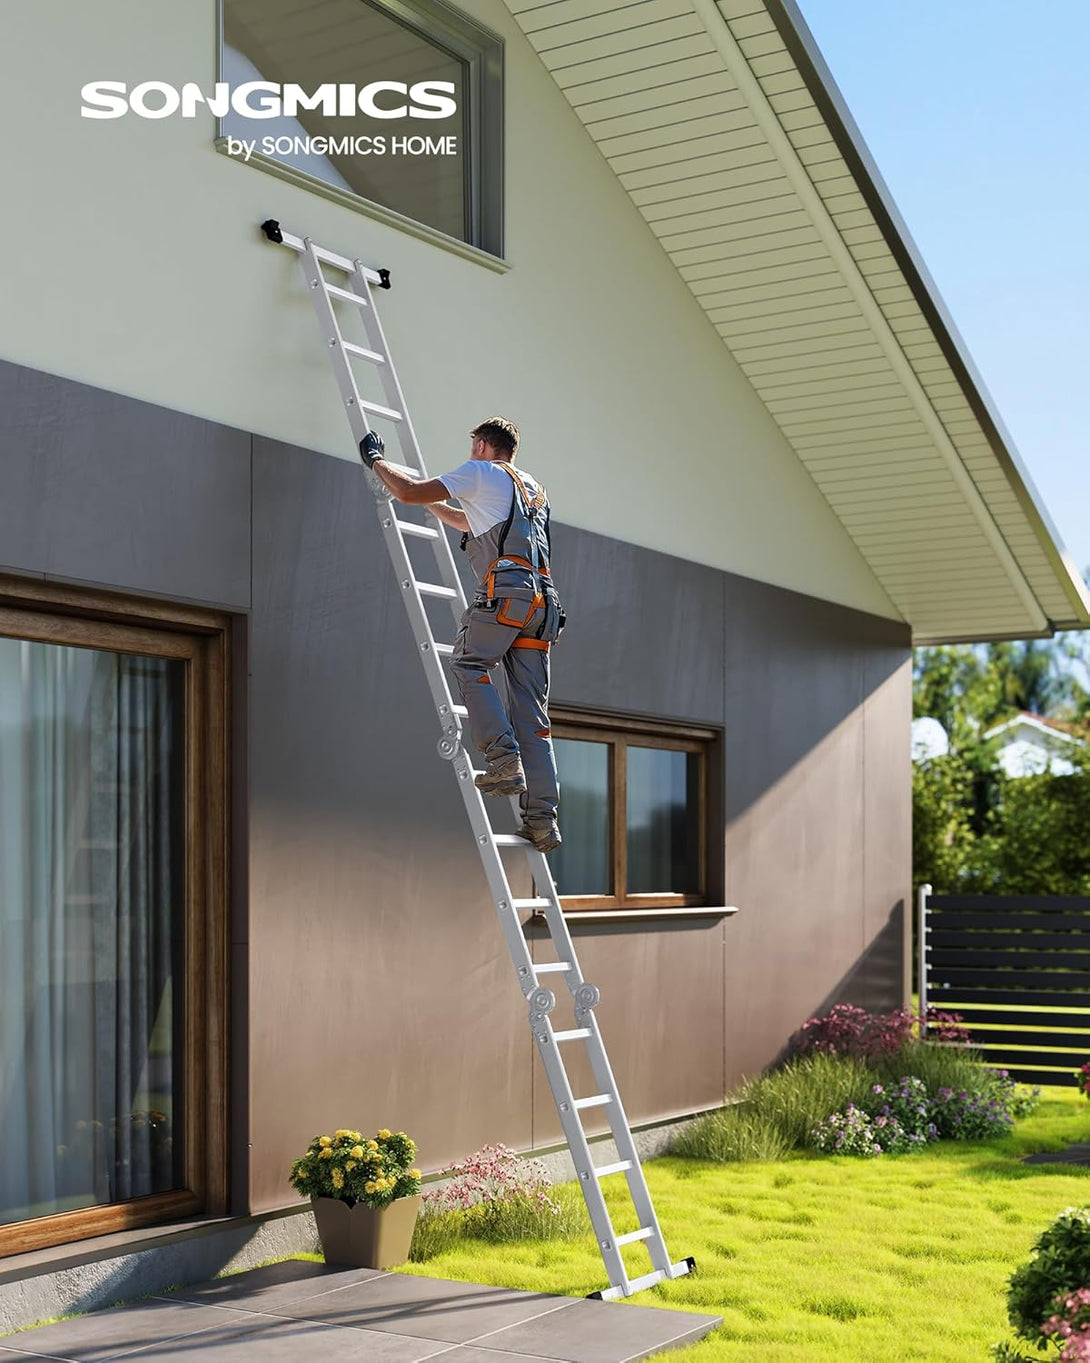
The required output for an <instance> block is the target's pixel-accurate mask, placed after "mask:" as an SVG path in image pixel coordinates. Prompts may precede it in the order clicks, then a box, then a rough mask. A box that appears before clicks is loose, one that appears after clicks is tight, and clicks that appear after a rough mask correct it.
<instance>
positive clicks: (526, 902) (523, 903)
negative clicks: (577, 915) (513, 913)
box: [515, 838, 553, 909]
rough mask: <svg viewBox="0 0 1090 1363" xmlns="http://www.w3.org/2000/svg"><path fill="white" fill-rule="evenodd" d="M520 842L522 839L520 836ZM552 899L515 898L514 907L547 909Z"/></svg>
mask: <svg viewBox="0 0 1090 1363" xmlns="http://www.w3.org/2000/svg"><path fill="white" fill-rule="evenodd" d="M519 841H520V842H521V841H522V839H521V838H520V839H519ZM552 902H553V901H552V900H551V899H516V900H515V908H516V909H547V908H548V907H549V905H550V904H551V903H552Z"/></svg>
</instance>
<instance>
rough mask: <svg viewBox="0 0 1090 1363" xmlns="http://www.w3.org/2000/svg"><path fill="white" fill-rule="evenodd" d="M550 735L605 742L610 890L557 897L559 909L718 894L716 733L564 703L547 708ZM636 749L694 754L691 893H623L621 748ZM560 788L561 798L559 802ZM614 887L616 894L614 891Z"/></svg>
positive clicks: (648, 904) (689, 901) (645, 904)
mask: <svg viewBox="0 0 1090 1363" xmlns="http://www.w3.org/2000/svg"><path fill="white" fill-rule="evenodd" d="M550 719H551V723H552V734H553V737H554V738H571V739H582V740H584V741H589V742H598V743H607V744H608V745H609V759H608V760H609V820H608V822H609V830H610V850H611V885H612V887H613V892H612V893H610V894H592V895H562V896H561V897H560V904H561V907H562V908H563V909H564V910H565V912H568V911H571V912H573V913H578V912H580V911H584V912H589V911H591V910H601V909H617V910H622V909H657V908H666V909H683V908H696V907H704V906H706V905H709V904H711V903H712V901H713V899H714V898H715V896H716V894H717V893H719V894H720V898H721V885H720V881H721V869H720V868H719V867H718V866H715V865H712V863H711V858H710V855H709V852H710V849H711V847H712V846H713V845H714V840H713V837H712V828H713V826H714V825H713V821H714V819H715V815H716V811H717V809H718V807H719V779H718V777H719V769H720V766H721V761H720V754H721V751H722V748H721V743H722V734H721V733H720V731H719V730H717V729H712V728H708V727H706V726H703V725H693V724H674V723H670V722H667V721H665V720H656V719H641V718H636V717H633V716H630V715H615V714H608V713H606V712H603V711H589V710H588V711H583V710H578V709H575V708H573V707H567V706H551V707H550ZM630 744H631V745H632V746H635V747H640V748H666V749H668V750H670V751H673V752H689V753H696V754H698V755H699V756H700V759H701V760H700V771H699V777H698V789H699V800H700V827H699V835H700V843H699V849H698V865H699V870H700V889H699V890H698V892H697V893H695V894H662V893H651V894H629V893H626V892H625V882H626V877H627V870H628V866H627V862H628V810H627V798H626V794H627V791H626V784H625V782H626V776H627V766H628V763H627V751H628V746H629V745H630ZM563 798H564V797H563V790H561V801H562V802H563ZM618 887H621V892H620V893H618Z"/></svg>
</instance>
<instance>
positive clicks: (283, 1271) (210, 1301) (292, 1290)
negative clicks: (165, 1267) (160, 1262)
mask: <svg viewBox="0 0 1090 1363" xmlns="http://www.w3.org/2000/svg"><path fill="white" fill-rule="evenodd" d="M383 1276H384V1275H383V1273H382V1271H381V1270H379V1269H376V1268H336V1267H332V1268H331V1267H327V1266H326V1265H325V1264H320V1263H315V1262H314V1261H313V1260H311V1259H285V1260H284V1261H283V1262H282V1263H279V1264H266V1265H265V1267H264V1268H251V1269H248V1270H247V1271H246V1272H244V1273H229V1274H228V1275H227V1276H226V1277H224V1278H213V1279H212V1280H211V1282H204V1283H194V1284H193V1285H192V1286H190V1287H179V1288H176V1289H175V1290H174V1291H173V1292H163V1293H160V1294H159V1295H158V1297H157V1298H156V1300H159V1301H182V1302H195V1303H198V1304H199V1305H201V1306H230V1307H231V1308H232V1309H234V1310H236V1311H271V1312H273V1313H275V1312H276V1311H278V1310H279V1308H280V1307H282V1306H287V1305H289V1304H290V1303H292V1302H296V1301H300V1300H301V1299H302V1298H304V1297H315V1296H318V1295H320V1294H321V1293H323V1292H331V1291H333V1290H334V1289H335V1288H338V1287H348V1286H349V1285H351V1284H353V1283H361V1282H367V1281H368V1280H370V1279H371V1278H381V1277H383Z"/></svg>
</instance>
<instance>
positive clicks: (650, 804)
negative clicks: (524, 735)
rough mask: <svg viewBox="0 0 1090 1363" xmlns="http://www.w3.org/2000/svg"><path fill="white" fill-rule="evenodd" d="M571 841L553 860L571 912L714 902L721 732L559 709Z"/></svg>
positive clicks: (559, 757)
mask: <svg viewBox="0 0 1090 1363" xmlns="http://www.w3.org/2000/svg"><path fill="white" fill-rule="evenodd" d="M552 728H553V743H554V747H555V750H556V761H557V769H558V772H559V776H560V815H559V819H560V830H561V833H562V835H563V839H564V841H563V844H562V845H561V846H560V847H559V848H558V849H557V850H556V851H555V852H553V853H551V855H550V858H549V861H550V866H551V868H552V872H553V877H554V879H555V881H556V886H557V891H558V893H559V895H560V897H561V900H562V903H563V905H564V907H565V908H566V909H613V908H616V909H622V908H660V907H661V908H682V907H690V906H695V905H705V904H708V903H709V902H710V896H711V895H712V893H713V891H714V889H715V888H716V877H715V875H714V873H713V871H712V868H711V866H710V859H709V847H710V846H711V837H710V828H711V817H712V806H713V804H714V797H715V781H714V766H715V760H714V753H715V751H716V742H717V734H716V732H715V731H714V730H712V729H704V728H696V727H692V726H685V725H676V724H667V723H656V722H653V721H649V720H635V719H627V718H621V717H605V716H598V715H590V714H583V713H580V712H577V711H568V710H560V709H557V708H555V707H554V709H553V712H552Z"/></svg>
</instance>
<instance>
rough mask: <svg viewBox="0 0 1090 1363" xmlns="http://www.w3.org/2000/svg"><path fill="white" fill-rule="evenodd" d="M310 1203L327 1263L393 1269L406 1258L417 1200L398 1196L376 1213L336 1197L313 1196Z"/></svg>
mask: <svg viewBox="0 0 1090 1363" xmlns="http://www.w3.org/2000/svg"><path fill="white" fill-rule="evenodd" d="M310 1203H311V1206H312V1207H313V1208H314V1220H315V1221H316V1222H317V1223H318V1235H319V1237H320V1239H321V1241H322V1252H323V1253H324V1254H325V1260H326V1263H327V1264H340V1265H342V1266H346V1267H349V1268H392V1267H393V1266H394V1265H395V1264H403V1263H404V1262H405V1260H406V1259H407V1258H408V1257H409V1245H410V1244H411V1243H412V1238H413V1227H414V1226H415V1225H416V1217H417V1213H418V1212H419V1211H420V1198H419V1197H399V1198H398V1199H397V1200H396V1201H395V1202H391V1203H390V1205H389V1206H388V1207H383V1208H382V1209H381V1210H379V1211H376V1210H375V1209H374V1208H373V1207H367V1206H365V1205H364V1204H363V1203H362V1202H357V1203H356V1205H355V1206H354V1207H350V1206H349V1205H348V1203H347V1202H342V1201H341V1200H340V1199H339V1198H336V1197H312V1198H311V1199H310Z"/></svg>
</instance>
